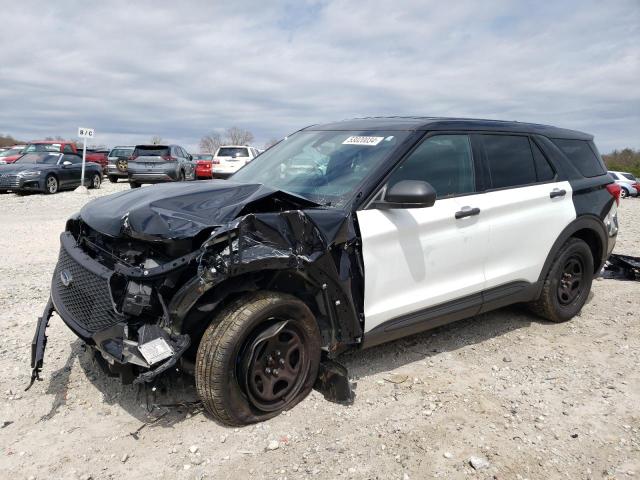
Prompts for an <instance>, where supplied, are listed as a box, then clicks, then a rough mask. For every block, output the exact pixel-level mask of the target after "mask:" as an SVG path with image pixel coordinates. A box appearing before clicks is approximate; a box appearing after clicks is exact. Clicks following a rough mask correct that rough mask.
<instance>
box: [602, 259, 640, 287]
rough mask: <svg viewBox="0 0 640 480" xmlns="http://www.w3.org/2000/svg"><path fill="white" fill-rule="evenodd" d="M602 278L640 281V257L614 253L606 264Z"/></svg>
mask: <svg viewBox="0 0 640 480" xmlns="http://www.w3.org/2000/svg"><path fill="white" fill-rule="evenodd" d="M602 278H612V279H616V280H636V281H639V280H640V257H630V256H629V255H618V254H615V253H612V254H611V255H609V258H608V259H607V261H606V263H605V264H604V267H603V269H602Z"/></svg>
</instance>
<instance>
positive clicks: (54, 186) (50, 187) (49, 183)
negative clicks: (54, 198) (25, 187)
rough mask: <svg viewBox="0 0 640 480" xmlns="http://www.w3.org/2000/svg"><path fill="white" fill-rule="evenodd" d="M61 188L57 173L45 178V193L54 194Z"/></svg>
mask: <svg viewBox="0 0 640 480" xmlns="http://www.w3.org/2000/svg"><path fill="white" fill-rule="evenodd" d="M59 189H60V184H59V183H58V178H57V177H56V176H55V175H47V178H45V179H44V193H46V194H48V195H52V194H54V193H58V190H59Z"/></svg>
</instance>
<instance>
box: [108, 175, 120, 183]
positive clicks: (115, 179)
mask: <svg viewBox="0 0 640 480" xmlns="http://www.w3.org/2000/svg"><path fill="white" fill-rule="evenodd" d="M109 181H110V182H111V183H118V177H116V176H115V175H109Z"/></svg>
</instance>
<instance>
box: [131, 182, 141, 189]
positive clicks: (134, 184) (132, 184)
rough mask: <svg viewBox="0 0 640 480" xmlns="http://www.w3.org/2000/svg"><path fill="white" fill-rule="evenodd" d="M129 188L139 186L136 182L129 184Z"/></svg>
mask: <svg viewBox="0 0 640 480" xmlns="http://www.w3.org/2000/svg"><path fill="white" fill-rule="evenodd" d="M129 187H131V188H140V184H139V183H138V182H129Z"/></svg>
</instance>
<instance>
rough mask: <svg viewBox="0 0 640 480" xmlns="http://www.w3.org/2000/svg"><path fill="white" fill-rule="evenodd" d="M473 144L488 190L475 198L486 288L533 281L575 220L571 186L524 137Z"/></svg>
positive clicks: (488, 137)
mask: <svg viewBox="0 0 640 480" xmlns="http://www.w3.org/2000/svg"><path fill="white" fill-rule="evenodd" d="M473 141H474V143H475V144H476V145H477V146H478V147H479V150H481V151H482V159H483V165H484V168H483V170H484V175H485V183H486V185H487V187H488V188H487V190H486V191H485V192H484V193H483V194H482V195H478V198H477V206H478V208H480V211H481V212H482V213H481V215H482V216H483V219H484V220H485V221H486V222H487V223H488V226H489V244H490V250H489V253H488V255H487V260H486V263H485V276H486V289H487V290H490V289H492V288H495V287H500V286H506V285H509V284H513V283H514V282H527V283H533V282H536V281H537V280H538V277H539V275H540V273H541V271H542V267H543V264H544V262H545V260H546V258H547V256H548V254H549V252H550V251H551V247H552V245H553V243H554V242H555V241H556V239H557V238H558V236H559V235H560V232H562V230H564V228H565V227H566V226H568V225H569V223H571V221H573V220H574V219H575V218H576V213H575V208H574V206H573V202H572V199H571V197H572V192H571V185H570V184H569V182H567V181H559V180H558V176H557V173H556V172H555V171H554V169H553V167H552V166H551V164H550V163H549V161H548V160H547V158H546V157H545V155H544V154H543V152H542V150H541V149H540V148H539V147H538V145H537V144H536V143H535V141H534V140H533V139H531V138H529V136H527V135H514V134H504V135H503V134H477V135H474V136H473ZM521 286H524V284H522V285H521ZM487 298H490V295H488V296H487Z"/></svg>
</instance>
